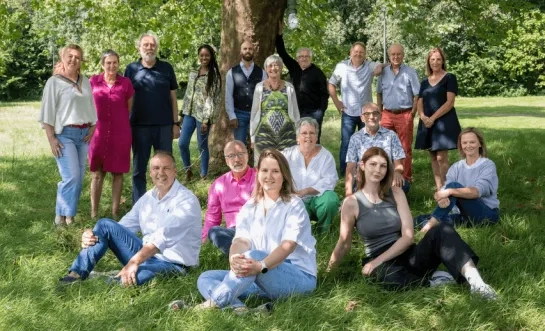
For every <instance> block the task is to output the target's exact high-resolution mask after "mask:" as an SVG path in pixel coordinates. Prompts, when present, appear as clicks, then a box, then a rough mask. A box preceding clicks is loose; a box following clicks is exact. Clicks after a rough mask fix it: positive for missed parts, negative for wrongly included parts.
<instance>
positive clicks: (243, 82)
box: [231, 64, 263, 112]
mask: <svg viewBox="0 0 545 331" xmlns="http://www.w3.org/2000/svg"><path fill="white" fill-rule="evenodd" d="M231 74H232V76H233V83H234V84H233V102H234V104H235V105H234V106H235V109H238V110H244V111H248V112H249V111H251V110H252V102H253V98H254V91H255V86H256V85H257V83H259V82H261V81H262V80H263V69H261V68H260V67H258V66H257V65H255V64H254V69H253V70H252V73H250V76H249V77H246V75H245V74H244V72H243V71H242V68H241V67H240V64H237V65H236V66H234V67H233V68H231Z"/></svg>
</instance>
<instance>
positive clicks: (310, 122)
mask: <svg viewBox="0 0 545 331" xmlns="http://www.w3.org/2000/svg"><path fill="white" fill-rule="evenodd" d="M303 125H312V126H313V127H314V128H315V129H316V136H318V135H319V134H320V127H319V125H318V121H316V120H315V119H314V118H312V117H302V118H301V119H299V120H298V121H297V123H296V124H295V135H296V136H298V135H299V131H300V130H301V127H302V126H303Z"/></svg>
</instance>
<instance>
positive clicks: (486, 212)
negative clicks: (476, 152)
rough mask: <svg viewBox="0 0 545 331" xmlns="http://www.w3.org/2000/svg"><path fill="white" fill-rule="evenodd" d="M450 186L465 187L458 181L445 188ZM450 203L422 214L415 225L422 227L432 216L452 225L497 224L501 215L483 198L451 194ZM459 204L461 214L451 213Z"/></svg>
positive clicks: (415, 221) (446, 187)
mask: <svg viewBox="0 0 545 331" xmlns="http://www.w3.org/2000/svg"><path fill="white" fill-rule="evenodd" d="M449 188H464V186H463V185H462V184H460V183H458V182H451V183H448V184H447V185H446V186H445V189H449ZM449 200H450V205H448V207H446V208H441V207H439V206H437V207H436V208H435V210H434V211H433V212H432V214H431V215H420V216H418V217H416V218H415V219H414V225H415V227H422V226H424V225H426V223H427V222H428V220H429V219H430V217H431V216H433V217H435V218H436V219H437V220H438V221H440V222H445V223H448V224H451V225H460V224H466V225H485V224H490V223H491V224H495V223H497V222H498V220H499V218H500V216H499V211H498V208H494V209H492V208H490V207H488V206H487V205H485V204H484V203H483V202H482V200H481V199H463V198H457V197H453V196H450V197H449ZM455 205H456V206H458V209H460V214H450V211H451V210H452V208H454V206H455Z"/></svg>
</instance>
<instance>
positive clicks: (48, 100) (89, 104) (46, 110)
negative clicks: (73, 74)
mask: <svg viewBox="0 0 545 331" xmlns="http://www.w3.org/2000/svg"><path fill="white" fill-rule="evenodd" d="M38 122H40V123H42V128H43V124H49V125H51V126H52V127H54V128H55V134H60V133H61V132H62V129H63V127H65V126H67V125H82V124H91V125H95V124H96V122H97V111H96V108H95V102H94V100H93V91H92V89H91V84H90V83H89V79H88V78H87V77H85V76H82V82H81V92H80V91H78V89H77V88H76V87H75V86H74V85H73V84H70V83H68V82H66V81H64V80H62V79H60V78H57V77H55V76H51V77H49V79H48V80H47V82H46V83H45V87H44V93H43V96H42V107H41V109H40V116H39V118H38Z"/></svg>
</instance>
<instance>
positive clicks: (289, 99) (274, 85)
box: [250, 54, 299, 164]
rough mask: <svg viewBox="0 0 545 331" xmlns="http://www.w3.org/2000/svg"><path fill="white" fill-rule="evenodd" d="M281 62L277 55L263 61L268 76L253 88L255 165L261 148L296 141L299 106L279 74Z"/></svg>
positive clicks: (292, 91) (293, 143)
mask: <svg viewBox="0 0 545 331" xmlns="http://www.w3.org/2000/svg"><path fill="white" fill-rule="evenodd" d="M283 65H284V63H283V62H282V59H281V58H280V56H278V55H276V54H274V55H271V56H269V57H268V58H267V59H266V60H265V71H266V72H267V75H268V76H269V77H268V78H267V79H266V80H264V81H263V82H261V83H258V84H257V85H256V87H255V92H254V100H253V103H252V113H251V117H250V139H251V142H252V146H251V147H252V148H253V150H254V160H255V162H256V163H255V164H257V160H258V159H259V155H260V154H261V151H262V150H264V149H267V148H275V149H278V150H283V149H284V148H288V147H291V146H293V145H295V142H296V140H295V123H296V122H297V121H298V120H299V108H298V107H297V99H296V98H295V89H294V88H293V85H292V84H291V83H288V82H286V81H283V80H282V79H281V77H280V75H281V74H282V66H283Z"/></svg>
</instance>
